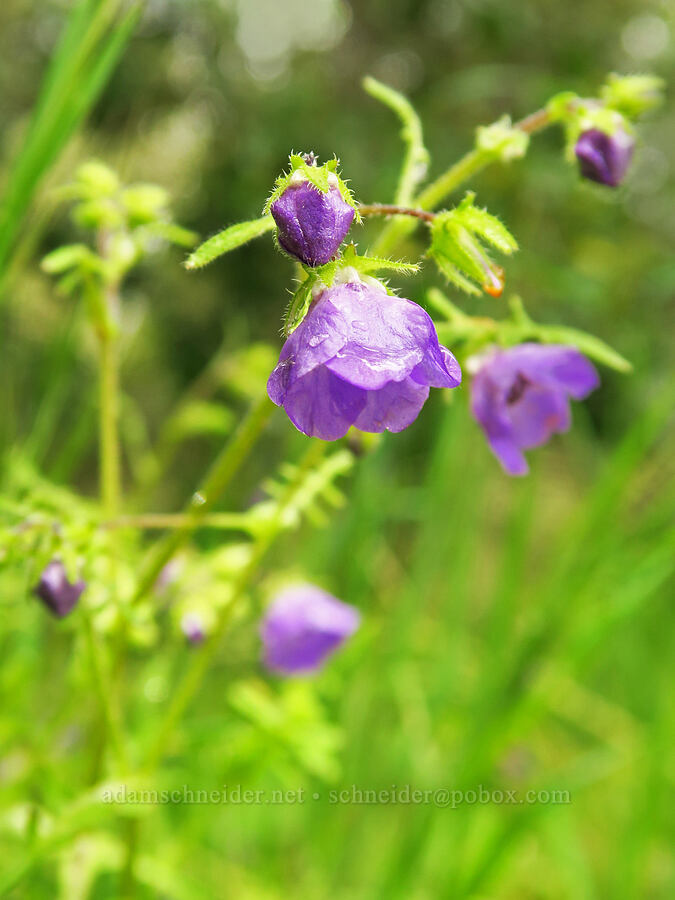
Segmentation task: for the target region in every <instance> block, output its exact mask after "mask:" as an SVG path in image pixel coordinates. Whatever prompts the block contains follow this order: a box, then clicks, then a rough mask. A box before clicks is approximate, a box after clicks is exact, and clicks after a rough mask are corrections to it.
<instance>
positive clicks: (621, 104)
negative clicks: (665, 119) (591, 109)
mask: <svg viewBox="0 0 675 900" xmlns="http://www.w3.org/2000/svg"><path fill="white" fill-rule="evenodd" d="M664 86H665V82H664V80H663V78H659V77H658V76H657V75H617V74H616V73H614V72H612V74H611V75H609V76H608V78H607V81H606V82H605V84H604V85H603V86H602V87H601V89H600V97H601V99H602V101H603V103H604V104H605V106H607V107H609V109H613V110H616V112H619V113H622V114H623V115H624V116H628V117H629V118H631V119H634V118H637V116H639V115H641V114H642V113H644V112H646V111H647V110H649V109H653V108H654V107H655V106H659V105H660V104H661V103H662V102H663V89H664Z"/></svg>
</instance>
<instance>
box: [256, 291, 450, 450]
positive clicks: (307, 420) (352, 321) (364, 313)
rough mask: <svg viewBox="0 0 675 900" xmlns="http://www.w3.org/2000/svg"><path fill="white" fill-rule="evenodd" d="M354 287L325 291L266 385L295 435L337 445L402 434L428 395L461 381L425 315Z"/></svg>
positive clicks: (413, 305) (386, 296)
mask: <svg viewBox="0 0 675 900" xmlns="http://www.w3.org/2000/svg"><path fill="white" fill-rule="evenodd" d="M370 281H371V283H368V284H364V283H363V282H361V281H359V280H354V281H349V282H346V283H342V284H337V285H335V286H334V287H332V288H328V289H327V290H325V291H323V293H321V294H320V295H319V297H318V299H316V300H315V301H314V304H313V306H312V307H311V308H310V310H309V312H308V313H307V316H306V317H305V318H304V320H303V321H302V322H301V324H300V325H299V326H298V327H297V328H296V330H295V331H294V332H293V334H291V336H290V337H289V338H288V340H287V341H286V343H285V344H284V346H283V348H282V350H281V354H280V356H279V362H278V364H277V366H276V368H275V369H274V371H273V372H272V374H271V375H270V378H269V381H268V382H267V391H268V393H269V396H270V398H271V400H272V401H273V402H274V403H276V404H277V406H283V408H284V409H285V410H286V413H287V414H288V417H289V418H290V420H291V421H292V422H293V424H294V425H295V426H296V428H298V429H299V430H300V431H302V432H304V433H305V434H308V435H312V436H313V437H318V438H322V439H323V440H328V441H332V440H336V439H337V438H340V437H342V436H343V435H344V434H346V433H347V431H348V430H349V428H350V427H351V426H352V425H355V426H356V427H357V428H360V429H361V430H362V431H371V432H382V431H385V430H386V431H394V432H397V431H403V429H404V428H407V427H408V426H409V425H410V424H411V423H412V422H414V420H415V419H416V418H417V416H418V414H419V412H420V410H421V409H422V407H423V406H424V403H425V402H426V400H427V397H428V396H429V388H430V387H445V388H454V387H457V385H458V384H459V383H460V382H461V379H462V373H461V370H460V368H459V364H458V362H457V360H456V359H455V358H454V356H453V355H452V354H451V353H450V351H449V350H447V349H446V348H445V347H443V346H441V345H440V344H439V343H438V336H437V335H436V329H435V328H434V323H433V322H432V320H431V318H430V317H429V315H428V314H427V313H426V312H425V311H424V310H423V309H422V307H421V306H418V305H417V304H416V303H413V302H411V301H410V300H404V299H403V298H401V297H392V296H390V295H389V294H387V292H386V290H385V289H384V287H383V286H382V285H380V284H379V283H378V282H374V281H372V280H370Z"/></svg>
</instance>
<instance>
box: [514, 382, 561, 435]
mask: <svg viewBox="0 0 675 900" xmlns="http://www.w3.org/2000/svg"><path fill="white" fill-rule="evenodd" d="M507 415H508V418H509V420H510V422H511V433H512V435H513V437H514V440H515V443H516V444H517V445H518V446H519V447H522V448H523V449H524V450H529V449H530V448H531V447H539V446H541V444H545V443H546V441H547V440H548V439H549V438H550V437H551V435H552V434H553V433H554V432H563V431H567V429H568V428H569V427H570V424H571V420H572V419H571V413H570V404H569V401H568V400H567V398H566V397H565V395H564V394H561V393H558V392H556V391H552V390H549V389H547V388H540V387H530V388H528V389H527V390H525V392H524V393H523V395H522V397H521V399H520V400H519V401H518V402H517V403H514V404H512V405H511V406H509V408H508V413H507Z"/></svg>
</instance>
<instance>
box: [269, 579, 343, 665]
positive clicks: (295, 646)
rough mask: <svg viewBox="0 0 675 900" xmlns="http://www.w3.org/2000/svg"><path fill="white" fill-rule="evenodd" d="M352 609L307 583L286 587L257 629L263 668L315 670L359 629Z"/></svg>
mask: <svg viewBox="0 0 675 900" xmlns="http://www.w3.org/2000/svg"><path fill="white" fill-rule="evenodd" d="M359 621H360V616H359V613H358V611H357V610H356V609H354V607H353V606H349V605H348V604H347V603H342V602H341V601H340V600H338V599H336V598H335V597H333V596H332V595H331V594H328V593H326V592H325V591H322V590H321V589H320V588H318V587H315V586H314V585H311V584H302V585H296V586H292V587H288V588H286V589H285V590H283V591H282V592H281V593H280V594H278V595H277V596H276V597H275V599H274V600H273V601H272V603H271V604H270V605H269V607H268V608H267V611H266V613H265V617H264V619H263V621H262V625H261V628H260V636H261V638H262V641H263V646H264V656H263V661H264V663H265V665H266V666H267V668H269V669H271V670H272V671H274V672H278V673H281V674H283V675H302V674H309V673H311V672H314V671H316V670H317V669H318V668H320V666H321V665H322V664H323V663H324V662H325V661H326V658H327V657H328V656H329V655H330V654H331V653H333V652H334V651H335V650H337V648H338V647H339V646H340V645H341V644H342V643H344V641H345V640H346V639H347V638H348V637H351V635H352V634H353V633H354V632H355V631H356V629H357V628H358V626H359Z"/></svg>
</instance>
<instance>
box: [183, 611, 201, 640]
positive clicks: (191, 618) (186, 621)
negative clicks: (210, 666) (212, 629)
mask: <svg viewBox="0 0 675 900" xmlns="http://www.w3.org/2000/svg"><path fill="white" fill-rule="evenodd" d="M180 630H181V631H182V632H183V634H184V635H185V637H186V638H187V640H188V641H189V642H190V643H191V644H201V643H202V641H203V640H204V638H205V637H206V631H205V629H204V623H203V622H202V617H201V616H200V615H199V614H198V613H194V612H188V613H185V615H184V616H183V618H182V619H181V620H180Z"/></svg>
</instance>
